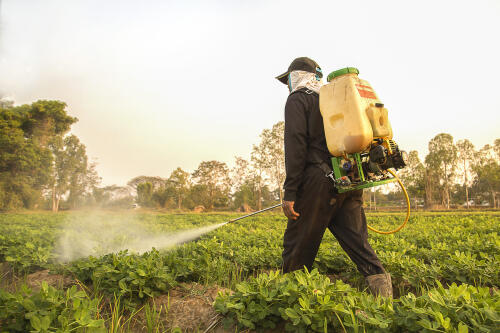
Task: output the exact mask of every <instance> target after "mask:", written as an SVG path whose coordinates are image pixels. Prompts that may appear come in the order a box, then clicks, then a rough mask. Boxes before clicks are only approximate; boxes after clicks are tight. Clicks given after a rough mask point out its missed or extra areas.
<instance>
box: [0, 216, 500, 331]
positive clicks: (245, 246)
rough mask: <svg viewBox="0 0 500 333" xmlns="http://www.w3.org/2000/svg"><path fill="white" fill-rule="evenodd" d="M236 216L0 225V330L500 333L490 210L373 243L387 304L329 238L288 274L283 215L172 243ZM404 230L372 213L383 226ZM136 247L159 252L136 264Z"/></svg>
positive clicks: (25, 219)
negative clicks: (386, 284) (389, 289)
mask: <svg viewBox="0 0 500 333" xmlns="http://www.w3.org/2000/svg"><path fill="white" fill-rule="evenodd" d="M237 216H238V215H237V214H223V213H221V214H153V213H129V214H125V213H116V212H101V213H92V214H90V213H85V212H77V213H71V214H69V213H60V214H56V215H52V214H45V213H44V214H1V215H0V262H1V263H2V264H1V265H2V270H1V272H0V273H1V274H2V276H1V278H2V281H1V283H0V332H27V331H32V332H56V331H57V332H70V331H82V332H128V331H136V332H142V331H144V332H183V331H190V332H191V331H193V332H204V331H206V330H207V329H208V331H214V332H235V331H239V332H241V331H268V332H282V331H292V332H460V333H462V332H500V314H499V312H500V292H499V289H498V288H499V286H500V237H499V233H500V214H499V213H498V212H474V213H453V212H450V213H418V214H414V215H413V216H412V218H411V220H410V222H409V224H408V226H407V227H406V228H405V229H403V230H402V231H401V232H398V233H396V234H394V235H389V236H387V235H379V234H374V233H370V243H371V245H372V246H373V248H374V249H375V251H376V252H377V254H378V256H379V258H380V259H381V261H382V262H383V264H384V266H385V268H386V269H387V271H389V272H390V273H391V275H392V279H393V287H394V300H390V299H384V298H381V297H374V296H372V295H370V294H369V293H368V292H367V291H366V290H365V289H366V287H365V284H364V280H363V277H362V276H361V275H360V274H359V273H358V272H357V270H356V268H355V266H354V265H353V264H352V263H351V261H350V260H349V258H348V257H347V256H346V255H345V253H344V252H343V251H342V250H341V248H340V246H339V245H338V243H337V242H336V240H335V239H334V238H333V236H332V235H331V234H330V233H328V232H327V233H325V237H324V239H323V243H322V245H321V248H320V251H319V253H318V256H317V258H316V261H315V264H314V267H313V270H312V271H310V272H308V271H305V270H302V271H297V272H293V273H290V274H285V275H283V274H282V273H281V272H280V271H279V268H280V265H281V251H282V246H281V242H282V235H283V232H284V229H285V227H286V221H285V218H284V217H283V216H282V215H281V214H267V215H265V214H263V215H260V216H257V217H253V218H248V219H246V220H242V221H239V222H237V223H233V224H228V225H225V226H222V227H220V228H217V229H215V230H213V231H210V232H208V233H205V234H203V235H202V236H201V237H199V238H196V239H195V240H193V241H189V242H184V243H182V244H179V245H173V244H174V243H176V242H178V239H177V240H176V238H175V237H172V236H171V235H176V234H178V233H179V232H180V231H182V230H188V229H189V230H191V229H198V228H202V227H207V226H210V225H216V224H220V223H222V222H225V221H227V220H229V219H231V218H234V217H237ZM401 219H402V215H400V214H396V213H394V214H392V213H379V214H369V215H368V220H369V223H370V224H373V225H374V226H376V227H379V228H381V229H389V228H390V227H391V226H394V225H396V224H398V223H399V222H400V221H401ZM130 225H134V226H137V227H138V228H140V229H132V230H129V229H128V228H129V226H130ZM96 226H100V227H96ZM113 230H115V231H113ZM116 230H118V232H116ZM120 230H122V231H123V232H119V231H120ZM137 230H140V232H138V231H137ZM111 231H113V232H111ZM151 235H154V236H155V237H151ZM162 235H168V237H169V238H168V237H167V239H169V240H171V241H169V242H164V240H165V239H164V238H162V237H161V236H162ZM99 237H100V238H99ZM148 237H149V238H148ZM144 238H145V239H146V240H151V246H155V245H156V244H161V245H165V244H168V246H167V247H163V246H162V247H161V248H153V249H151V250H148V251H145V252H143V250H140V253H135V252H134V248H135V249H139V248H141V249H143V248H144V244H142V243H143V242H142V243H141V242H139V241H140V240H141V239H142V240H144ZM89 239H91V240H92V241H89ZM159 240H161V242H160V241H159ZM128 244H129V245H130V247H128V246H127V245H128ZM138 244H140V246H139V245H138ZM109 251H115V252H113V253H107V252H109ZM138 251H139V250H138ZM47 270H49V272H47ZM34 277H37V278H38V280H36V279H35V280H36V281H34ZM37 283H38V284H37Z"/></svg>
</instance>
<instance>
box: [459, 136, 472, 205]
mask: <svg viewBox="0 0 500 333" xmlns="http://www.w3.org/2000/svg"><path fill="white" fill-rule="evenodd" d="M457 153H458V155H457V157H458V160H459V161H460V164H461V165H462V166H463V169H464V171H463V172H464V187H465V203H466V205H467V209H469V178H468V177H467V176H468V173H467V170H469V169H470V166H471V163H472V162H473V159H474V156H475V151H474V145H473V144H472V143H471V142H470V141H469V140H467V139H464V140H459V141H458V142H457Z"/></svg>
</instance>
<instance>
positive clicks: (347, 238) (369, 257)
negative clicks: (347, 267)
mask: <svg viewBox="0 0 500 333" xmlns="http://www.w3.org/2000/svg"><path fill="white" fill-rule="evenodd" d="M345 194H346V196H345V197H344V198H343V202H342V203H341V207H340V208H339V210H338V212H337V213H336V214H335V216H334V218H333V219H332V221H331V223H330V225H329V226H328V229H329V230H330V231H331V232H332V234H333V235H334V236H335V238H336V239H337V240H338V242H339V244H340V246H341V247H342V249H344V251H345V252H346V253H347V255H348V256H349V258H351V260H352V261H353V262H354V263H355V264H356V266H357V267H358V270H359V272H360V273H361V274H363V276H368V275H373V274H381V273H384V272H385V270H384V267H383V266H382V263H381V262H380V260H379V259H378V257H377V255H376V254H375V251H373V249H372V247H371V246H370V244H369V243H368V228H367V227H366V216H365V212H364V210H363V199H362V196H363V191H362V190H359V191H352V192H347V193H345Z"/></svg>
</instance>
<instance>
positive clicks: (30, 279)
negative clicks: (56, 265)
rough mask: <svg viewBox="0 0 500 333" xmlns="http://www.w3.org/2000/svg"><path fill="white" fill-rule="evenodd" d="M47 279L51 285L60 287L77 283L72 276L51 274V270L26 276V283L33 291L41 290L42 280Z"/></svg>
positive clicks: (65, 287)
mask: <svg viewBox="0 0 500 333" xmlns="http://www.w3.org/2000/svg"><path fill="white" fill-rule="evenodd" d="M43 281H45V282H47V284H48V285H49V286H52V287H54V288H58V289H67V288H68V287H70V286H71V285H74V284H76V281H75V280H73V279H72V278H70V277H68V276H64V275H59V274H50V272H49V270H48V269H46V270H43V271H38V272H35V273H33V274H30V275H28V276H26V284H27V285H28V287H30V288H31V289H32V290H33V291H38V290H40V288H41V286H42V282H43Z"/></svg>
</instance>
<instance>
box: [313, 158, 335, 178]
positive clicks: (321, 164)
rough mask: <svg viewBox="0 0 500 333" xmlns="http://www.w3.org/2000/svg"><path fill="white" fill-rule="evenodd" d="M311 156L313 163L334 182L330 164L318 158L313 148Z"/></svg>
mask: <svg viewBox="0 0 500 333" xmlns="http://www.w3.org/2000/svg"><path fill="white" fill-rule="evenodd" d="M312 158H313V159H314V165H315V166H317V167H318V168H320V169H321V171H323V172H324V173H325V177H327V178H330V179H331V180H332V181H333V182H334V183H335V175H334V174H333V169H332V168H331V167H330V165H328V163H326V162H325V161H324V160H323V159H322V158H320V157H319V156H318V153H317V152H316V151H314V150H313V151H312Z"/></svg>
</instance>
